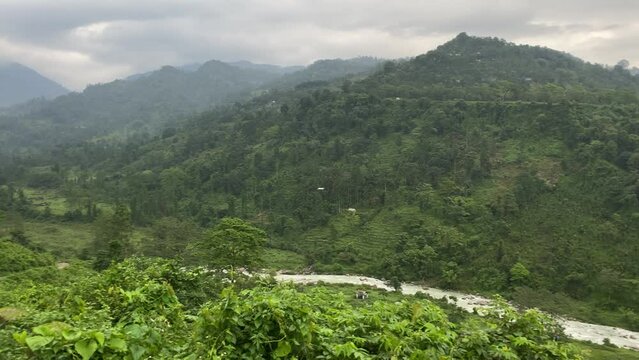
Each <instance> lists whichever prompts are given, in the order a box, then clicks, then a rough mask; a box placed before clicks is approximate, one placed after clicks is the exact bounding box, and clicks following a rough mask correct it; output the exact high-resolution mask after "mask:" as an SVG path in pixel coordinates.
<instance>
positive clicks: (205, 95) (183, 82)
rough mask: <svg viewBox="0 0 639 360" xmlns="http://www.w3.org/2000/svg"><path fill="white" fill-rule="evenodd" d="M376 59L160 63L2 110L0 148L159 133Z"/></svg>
mask: <svg viewBox="0 0 639 360" xmlns="http://www.w3.org/2000/svg"><path fill="white" fill-rule="evenodd" d="M379 62H380V60H373V59H372V58H355V59H349V60H341V59H334V60H320V61H317V62H315V63H314V64H311V65H309V66H308V67H303V68H301V67H295V66H293V67H280V66H277V65H267V64H253V63H250V62H247V61H243V62H237V63H233V64H229V63H225V62H222V61H218V60H211V61H208V62H206V63H204V64H201V65H200V64H197V63H195V64H189V65H184V66H178V67H174V66H163V67H162V68H160V69H158V70H155V71H150V72H147V73H143V74H136V75H132V76H129V77H128V78H125V79H121V80H115V81H112V82H109V83H105V84H96V85H89V86H87V88H86V89H85V90H84V91H83V92H81V93H71V94H68V95H66V96H61V97H58V98H56V99H55V100H52V101H41V100H38V101H31V102H29V103H25V104H21V105H20V106H13V107H11V108H8V109H5V110H4V111H2V112H1V113H0V115H2V116H0V148H2V150H4V151H12V150H13V149H16V148H23V149H24V148H25V147H38V148H39V147H42V146H44V144H48V145H51V144H52V143H54V144H60V143H64V142H69V141H74V142H75V141H84V140H88V139H91V138H99V137H108V136H112V135H116V137H122V136H124V137H126V136H130V135H132V134H134V133H146V134H158V132H159V131H160V130H161V129H164V128H165V127H171V126H176V124H178V123H179V122H180V121H182V120H184V119H185V118H187V117H189V116H191V115H193V114H195V113H198V112H202V111H205V110H208V109H211V108H213V107H216V106H220V105H224V104H230V103H233V102H236V101H242V100H245V99H248V98H250V97H252V96H255V95H258V94H261V93H264V92H268V91H269V90H270V89H285V88H292V87H294V86H296V85H298V84H299V83H303V82H306V81H320V82H326V81H333V80H335V79H339V78H342V77H344V76H346V75H349V74H363V73H369V72H372V71H373V70H374V69H375V68H376V66H377V65H378V64H379ZM300 68H301V69H300ZM36 124H37V125H36ZM53 129H55V131H53Z"/></svg>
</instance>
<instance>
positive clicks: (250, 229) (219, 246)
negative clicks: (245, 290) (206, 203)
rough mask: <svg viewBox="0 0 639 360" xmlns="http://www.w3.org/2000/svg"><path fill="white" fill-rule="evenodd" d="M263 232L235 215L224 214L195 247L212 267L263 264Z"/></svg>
mask: <svg viewBox="0 0 639 360" xmlns="http://www.w3.org/2000/svg"><path fill="white" fill-rule="evenodd" d="M266 239H267V236H266V233H265V232H264V231H263V230H262V229H259V228H256V227H254V226H252V225H251V224H249V223H247V222H246V221H244V220H242V219H238V218H231V217H227V218H223V219H222V220H221V221H220V222H219V223H218V224H217V225H215V227H213V228H212V229H211V230H209V231H207V232H206V233H205V234H204V236H203V239H202V241H200V242H198V243H197V245H196V247H195V250H196V252H197V255H198V257H199V258H200V259H202V260H203V261H204V262H206V263H207V265H209V266H211V267H214V268H236V267H244V268H247V269H255V268H256V267H258V266H260V265H261V264H262V258H261V255H262V251H263V246H264V244H265V243H266Z"/></svg>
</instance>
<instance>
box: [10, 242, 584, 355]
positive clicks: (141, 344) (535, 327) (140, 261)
mask: <svg viewBox="0 0 639 360" xmlns="http://www.w3.org/2000/svg"><path fill="white" fill-rule="evenodd" d="M25 253H26V254H27V255H30V256H32V257H37V256H38V255H37V254H35V253H32V252H30V251H29V250H25ZM14 263H17V262H15V261H14ZM40 265H41V266H39V267H32V268H30V269H28V270H24V269H23V268H22V267H21V266H17V267H15V268H14V269H11V272H9V271H8V272H7V275H5V276H3V277H2V278H1V280H2V281H0V303H2V304H3V307H2V308H0V350H1V351H0V354H1V355H0V358H3V359H4V358H6V359H30V358H37V359H52V358H57V359H78V358H81V359H90V358H92V359H98V358H104V359H122V358H125V359H136V360H137V359H142V358H159V359H175V358H185V359H200V358H202V359H204V358H208V359H246V358H251V359H274V358H298V359H321V358H326V359H390V358H398V359H399V358H402V359H404V358H413V359H425V358H438V359H453V358H454V359H496V358H504V359H520V358H521V359H524V358H532V356H535V358H538V359H578V358H580V357H579V355H577V352H576V351H575V350H574V349H573V348H572V347H571V346H569V345H566V344H564V343H562V342H561V341H560V342H558V341H556V340H555V339H556V336H558V335H559V334H560V331H561V330H560V329H559V328H558V327H557V326H556V325H555V324H554V323H553V322H552V321H551V320H550V318H548V317H546V316H544V315H542V314H541V313H539V312H536V311H532V310H531V311H527V312H524V313H517V312H516V311H514V310H513V309H512V308H510V307H508V306H507V305H505V304H504V303H499V305H498V306H497V307H496V308H495V309H492V310H489V311H487V312H486V313H485V314H484V316H482V317H478V316H475V315H463V314H461V313H459V312H455V311H452V312H451V316H450V317H449V315H447V313H446V311H445V310H444V309H442V308H440V307H439V306H437V305H436V304H435V303H433V302H431V301H429V300H427V299H425V298H421V297H404V296H401V295H398V294H394V293H384V292H381V291H377V290H371V291H370V297H369V299H367V300H363V301H362V300H355V299H354V298H353V292H354V288H353V287H348V286H334V287H325V286H309V287H300V286H294V285H292V284H282V285H276V284H275V283H274V282H273V281H272V280H271V279H269V278H263V279H259V278H253V279H251V278H246V277H244V276H241V275H239V274H234V273H230V274H226V275H224V274H222V273H220V274H215V273H211V272H209V271H204V270H203V269H202V268H190V267H182V266H179V265H178V264H177V263H176V262H175V261H172V260H162V259H151V258H130V259H128V260H125V261H124V262H123V263H120V264H117V265H112V266H111V267H110V268H108V269H107V270H105V271H103V272H95V271H93V270H91V269H90V268H88V267H86V266H85V265H84V264H83V263H81V262H74V263H72V264H70V265H69V266H67V267H65V268H62V269H59V268H56V267H55V266H53V265H49V264H48V263H43V264H40Z"/></svg>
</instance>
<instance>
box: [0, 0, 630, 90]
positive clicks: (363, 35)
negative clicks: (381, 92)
mask: <svg viewBox="0 0 639 360" xmlns="http://www.w3.org/2000/svg"><path fill="white" fill-rule="evenodd" d="M0 6H1V7H2V11H1V12H0V57H5V58H8V59H12V60H14V61H18V62H21V63H24V64H25V65H28V66H31V67H33V68H36V69H37V70H39V71H40V72H42V73H43V74H45V75H47V76H50V77H51V78H53V79H55V80H58V81H60V82H61V83H63V84H64V85H66V86H69V87H71V88H74V89H81V88H83V87H84V86H85V85H86V84H87V83H95V82H105V81H110V80H112V79H114V78H116V77H122V76H126V75H128V74H131V73H134V72H140V71H146V70H150V69H154V68H157V67H159V66H161V65H164V64H181V63H191V62H195V61H206V60H209V59H220V60H239V59H248V60H252V61H256V62H267V63H276V64H307V63H309V62H312V61H313V60H316V59H318V58H330V57H352V56H357V55H372V56H379V57H387V58H394V57H406V56H414V55H417V54H420V53H424V52H426V51H428V50H430V49H432V48H434V47H435V46H437V45H439V44H441V43H443V42H445V41H446V40H448V39H450V38H451V37H453V36H454V35H455V34H457V33H459V32H461V31H466V32H468V33H469V34H473V35H482V36H497V37H503V38H505V39H507V40H509V41H514V42H517V43H531V44H537V45H544V46H549V47H553V48H557V49H559V50H564V51H568V52H571V53H574V54H575V55H577V56H580V57H583V58H584V59H586V60H588V61H591V62H599V63H608V64H614V63H616V62H617V61H618V60H619V59H621V58H626V59H628V60H630V62H631V64H634V65H639V48H638V47H637V46H636V45H635V44H639V31H638V30H639V20H637V19H636V14H637V13H639V2H636V1H632V0H628V1H623V0H608V1H606V2H602V1H578V0H567V1H550V0H541V1H534V2H533V1H532V0H530V1H529V0H525V1H510V0H486V1H473V0H432V1H420V0H398V1H387V0H314V1H311V0H278V1H268V0H234V1H222V0H209V1H206V0H189V1H180V0H136V1H124V0H110V1H102V2H93V1H80V0H77V1H72V0H56V1H48V0H0Z"/></svg>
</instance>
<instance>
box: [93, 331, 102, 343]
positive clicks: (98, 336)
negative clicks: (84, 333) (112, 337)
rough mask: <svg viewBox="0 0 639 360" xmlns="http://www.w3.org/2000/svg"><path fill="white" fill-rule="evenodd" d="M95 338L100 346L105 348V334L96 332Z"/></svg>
mask: <svg viewBox="0 0 639 360" xmlns="http://www.w3.org/2000/svg"><path fill="white" fill-rule="evenodd" d="M93 338H94V339H96V340H97V341H98V344H100V346H104V334H103V333H101V332H99V331H95V332H94V333H93Z"/></svg>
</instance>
